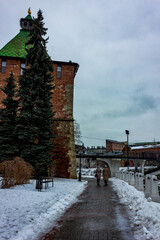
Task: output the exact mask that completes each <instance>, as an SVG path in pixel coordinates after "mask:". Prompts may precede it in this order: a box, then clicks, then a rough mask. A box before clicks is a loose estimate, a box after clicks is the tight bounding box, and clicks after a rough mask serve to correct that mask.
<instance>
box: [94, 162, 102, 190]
mask: <svg viewBox="0 0 160 240" xmlns="http://www.w3.org/2000/svg"><path fill="white" fill-rule="evenodd" d="M95 173H96V174H97V176H96V178H97V186H99V183H100V179H101V168H100V166H98V167H97V169H96V171H95Z"/></svg>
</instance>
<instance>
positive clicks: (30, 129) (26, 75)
mask: <svg viewBox="0 0 160 240" xmlns="http://www.w3.org/2000/svg"><path fill="white" fill-rule="evenodd" d="M32 26H33V28H32V29H31V31H30V36H29V41H28V42H27V44H26V50H27V57H26V63H27V65H28V67H27V68H26V69H24V71H23V75H22V76H20V78H19V91H18V96H19V104H20V108H19V117H18V122H17V127H16V132H17V134H18V139H19V146H20V147H19V149H20V153H21V157H22V158H23V159H24V160H25V161H27V162H29V163H31V164H32V166H33V167H34V168H35V171H36V174H37V175H47V169H48V166H49V165H50V163H51V158H52V154H51V150H52V149H53V144H52V137H53V120H52V119H53V111H52V104H51V95H52V92H51V90H52V88H53V84H52V82H53V79H52V76H51V72H52V71H53V64H52V61H51V59H50V57H49V56H48V54H47V50H46V43H47V41H48V38H47V39H44V36H45V35H46V31H47V29H46V28H44V23H43V16H42V12H41V10H39V11H38V13H37V18H36V19H33V23H32Z"/></svg>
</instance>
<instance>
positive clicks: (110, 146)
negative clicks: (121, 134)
mask: <svg viewBox="0 0 160 240" xmlns="http://www.w3.org/2000/svg"><path fill="white" fill-rule="evenodd" d="M124 146H125V144H124V142H119V141H115V140H109V139H106V152H107V153H109V152H111V153H116V152H122V150H123V148H124Z"/></svg>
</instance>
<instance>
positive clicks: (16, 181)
mask: <svg viewBox="0 0 160 240" xmlns="http://www.w3.org/2000/svg"><path fill="white" fill-rule="evenodd" d="M0 172H1V173H2V176H3V179H2V188H10V187H13V186H15V185H21V184H26V183H28V182H29V180H30V179H31V177H32V176H33V173H34V171H33V167H32V166H31V165H30V164H28V163H26V162H25V161H24V160H23V159H22V158H20V157H15V158H14V159H13V160H11V161H4V162H2V163H1V164H0Z"/></svg>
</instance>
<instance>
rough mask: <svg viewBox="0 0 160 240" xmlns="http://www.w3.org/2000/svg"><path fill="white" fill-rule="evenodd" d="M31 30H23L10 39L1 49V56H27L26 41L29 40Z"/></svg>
mask: <svg viewBox="0 0 160 240" xmlns="http://www.w3.org/2000/svg"><path fill="white" fill-rule="evenodd" d="M28 36H29V31H28V30H21V31H20V32H19V33H18V34H17V35H16V36H15V37H14V38H13V39H12V40H11V41H9V42H8V43H7V44H6V45H5V46H4V47H3V48H2V49H1V50H0V56H1V57H14V58H17V57H18V58H25V57H26V54H27V52H26V50H25V43H26V42H27V41H28Z"/></svg>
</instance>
